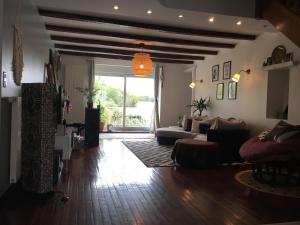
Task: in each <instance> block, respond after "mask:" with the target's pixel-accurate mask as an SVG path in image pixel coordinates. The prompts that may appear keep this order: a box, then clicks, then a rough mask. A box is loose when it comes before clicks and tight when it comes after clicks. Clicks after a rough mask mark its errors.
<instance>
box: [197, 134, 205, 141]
mask: <svg viewBox="0 0 300 225" xmlns="http://www.w3.org/2000/svg"><path fill="white" fill-rule="evenodd" d="M194 139H195V140H198V141H207V135H206V134H198V135H197V136H196V137H195V138H194Z"/></svg>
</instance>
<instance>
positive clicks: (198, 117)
mask: <svg viewBox="0 0 300 225" xmlns="http://www.w3.org/2000/svg"><path fill="white" fill-rule="evenodd" d="M193 119H195V120H198V121H202V120H206V119H208V116H194V117H193Z"/></svg>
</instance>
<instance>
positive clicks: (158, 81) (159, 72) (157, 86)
mask: <svg viewBox="0 0 300 225" xmlns="http://www.w3.org/2000/svg"><path fill="white" fill-rule="evenodd" d="M154 72H155V73H154V109H153V117H152V126H151V132H155V130H156V128H159V127H160V118H159V108H160V107H159V104H160V97H159V96H160V92H161V88H162V87H163V81H164V73H163V66H162V65H158V64H157V65H156V66H155V71H154Z"/></svg>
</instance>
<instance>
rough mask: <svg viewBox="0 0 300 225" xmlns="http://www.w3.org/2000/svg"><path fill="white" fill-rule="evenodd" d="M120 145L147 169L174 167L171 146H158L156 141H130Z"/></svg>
mask: <svg viewBox="0 0 300 225" xmlns="http://www.w3.org/2000/svg"><path fill="white" fill-rule="evenodd" d="M122 143H123V144H124V145H125V146H126V147H127V148H128V149H129V150H130V151H131V152H133V154H135V155H136V157H138V158H139V159H140V160H141V161H142V162H143V163H144V164H145V165H146V166H147V167H163V166H165V167H166V166H169V167H172V166H176V164H175V163H174V162H173V160H172V159H171V154H172V151H173V146H167V145H159V144H158V143H157V141H156V139H149V140H130V141H122Z"/></svg>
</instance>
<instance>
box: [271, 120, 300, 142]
mask: <svg viewBox="0 0 300 225" xmlns="http://www.w3.org/2000/svg"><path fill="white" fill-rule="evenodd" d="M294 130H297V126H294V125H291V124H289V123H287V122H285V121H282V120H281V121H280V122H279V123H277V124H276V125H275V127H274V128H273V129H272V130H271V131H270V133H269V134H268V135H267V136H266V139H267V140H274V141H276V139H277V138H278V137H279V136H280V135H281V134H284V133H286V132H290V131H294Z"/></svg>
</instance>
